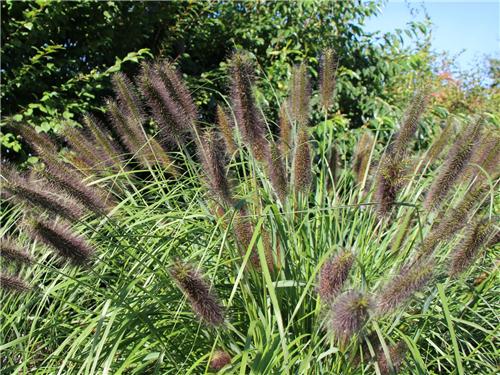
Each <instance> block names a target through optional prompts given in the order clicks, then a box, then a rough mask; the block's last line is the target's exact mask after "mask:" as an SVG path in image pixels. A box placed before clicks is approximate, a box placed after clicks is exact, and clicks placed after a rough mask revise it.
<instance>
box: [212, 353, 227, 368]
mask: <svg viewBox="0 0 500 375" xmlns="http://www.w3.org/2000/svg"><path fill="white" fill-rule="evenodd" d="M230 363H231V356H230V355H229V354H228V353H227V352H225V351H223V350H217V351H216V352H215V353H214V355H213V356H212V359H211V360H210V368H211V369H212V370H213V371H219V370H221V369H222V368H223V367H224V366H227V365H228V364H230Z"/></svg>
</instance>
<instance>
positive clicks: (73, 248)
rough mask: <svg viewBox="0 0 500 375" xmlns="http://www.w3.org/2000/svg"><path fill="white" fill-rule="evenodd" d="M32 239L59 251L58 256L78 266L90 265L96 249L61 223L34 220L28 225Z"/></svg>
mask: <svg viewBox="0 0 500 375" xmlns="http://www.w3.org/2000/svg"><path fill="white" fill-rule="evenodd" d="M28 228H29V232H30V233H31V235H32V237H33V238H35V239H37V240H38V241H40V242H42V243H44V244H45V245H47V246H49V247H51V248H53V249H54V250H56V251H57V253H58V255H59V256H61V257H62V258H64V259H66V260H68V261H70V262H71V263H72V264H74V265H76V266H84V265H87V264H89V263H90V261H91V259H92V256H93V255H94V249H93V248H92V247H91V246H90V245H89V244H88V243H87V242H86V241H85V239H84V238H83V237H82V236H80V235H76V234H74V233H73V232H72V231H71V229H70V228H69V227H68V226H67V225H65V224H61V223H56V222H49V221H46V220H32V221H31V222H29V223H28Z"/></svg>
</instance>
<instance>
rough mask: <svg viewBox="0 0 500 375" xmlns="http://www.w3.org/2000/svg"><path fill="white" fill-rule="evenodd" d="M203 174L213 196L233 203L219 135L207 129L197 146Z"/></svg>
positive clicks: (230, 203)
mask: <svg viewBox="0 0 500 375" xmlns="http://www.w3.org/2000/svg"><path fill="white" fill-rule="evenodd" d="M198 150H199V154H200V159H201V162H202V165H203V170H204V174H205V177H206V180H207V183H208V185H209V187H210V191H211V193H212V195H213V196H214V197H216V198H217V199H219V200H220V201H221V202H223V203H225V204H226V205H228V206H231V205H232V204H233V201H234V199H233V195H232V192H231V186H230V183H229V180H228V178H227V171H226V161H225V157H226V155H225V153H224V145H223V143H222V141H221V140H220V138H219V135H218V134H216V133H215V131H213V130H207V131H205V133H204V134H203V135H202V137H201V140H200V145H199V147H198Z"/></svg>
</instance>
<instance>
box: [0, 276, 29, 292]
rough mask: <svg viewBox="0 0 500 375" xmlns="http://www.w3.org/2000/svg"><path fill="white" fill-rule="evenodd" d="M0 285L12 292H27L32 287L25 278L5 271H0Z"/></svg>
mask: <svg viewBox="0 0 500 375" xmlns="http://www.w3.org/2000/svg"><path fill="white" fill-rule="evenodd" d="M0 287H1V288H2V289H3V290H5V291H7V292H12V293H25V292H28V291H29V290H30V289H31V288H30V286H29V285H28V284H27V283H26V282H25V281H24V280H23V279H21V278H19V277H17V276H14V275H7V274H4V273H0Z"/></svg>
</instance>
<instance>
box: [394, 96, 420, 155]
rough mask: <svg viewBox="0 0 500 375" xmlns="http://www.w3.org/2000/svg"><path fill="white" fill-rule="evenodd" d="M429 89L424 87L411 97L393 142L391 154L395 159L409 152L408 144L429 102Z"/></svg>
mask: <svg viewBox="0 0 500 375" xmlns="http://www.w3.org/2000/svg"><path fill="white" fill-rule="evenodd" d="M428 92H429V87H428V86H424V87H423V88H422V89H421V90H419V91H417V92H416V93H415V95H414V96H413V99H412V101H411V103H410V106H409V107H408V109H407V110H406V113H405V115H404V117H403V121H402V122H401V126H400V129H399V132H398V133H396V135H395V137H394V141H393V147H392V152H393V153H394V155H395V156H396V157H403V156H404V155H406V153H407V152H408V150H409V148H410V147H409V146H410V142H411V140H412V139H413V137H414V135H415V132H416V131H417V127H418V123H419V121H420V118H421V117H422V115H423V113H424V112H425V108H426V106H427V103H428V100H429V94H428Z"/></svg>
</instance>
